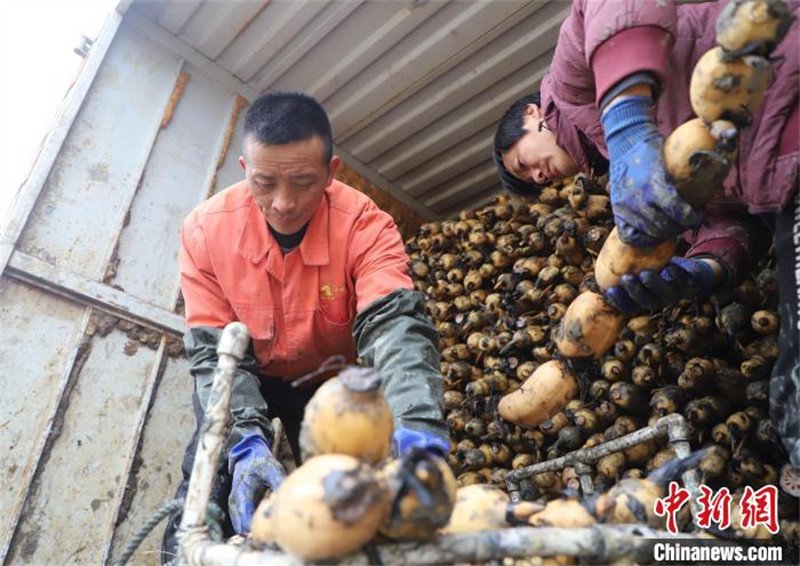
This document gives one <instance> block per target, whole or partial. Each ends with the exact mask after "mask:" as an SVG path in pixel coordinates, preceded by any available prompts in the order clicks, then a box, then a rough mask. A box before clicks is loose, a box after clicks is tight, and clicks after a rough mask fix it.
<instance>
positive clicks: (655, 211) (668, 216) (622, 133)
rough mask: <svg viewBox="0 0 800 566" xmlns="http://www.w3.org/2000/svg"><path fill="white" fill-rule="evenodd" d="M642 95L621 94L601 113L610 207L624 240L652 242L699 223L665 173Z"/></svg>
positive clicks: (646, 244)
mask: <svg viewBox="0 0 800 566" xmlns="http://www.w3.org/2000/svg"><path fill="white" fill-rule="evenodd" d="M651 107H652V100H651V99H650V98H648V97H646V96H631V97H629V98H625V99H622V100H620V101H617V102H615V103H612V105H611V106H610V107H609V108H608V109H606V110H605V112H604V113H603V115H602V117H601V122H602V124H603V130H604V131H605V136H606V145H607V146H608V157H609V161H610V163H611V171H610V183H611V209H612V211H613V213H614V222H615V223H616V225H617V228H618V229H619V237H620V239H621V240H622V241H623V242H625V243H626V244H630V245H632V246H639V247H650V246H654V245H656V244H658V243H660V242H663V241H664V240H667V239H670V238H675V237H677V236H679V235H680V234H681V233H682V232H684V231H685V230H687V229H688V228H692V227H694V226H696V225H697V224H699V223H700V219H701V217H700V215H699V214H698V213H697V212H696V211H695V210H694V209H693V208H692V207H691V205H690V204H689V203H687V202H686V201H685V200H683V199H682V198H681V197H680V195H679V194H678V192H677V191H676V190H675V187H674V186H672V184H671V183H670V182H668V181H667V178H666V170H665V169H664V159H663V157H662V148H663V145H664V138H663V136H662V135H661V134H660V133H658V129H657V128H656V125H655V123H654V122H653V120H652V118H651V117H650V114H649V111H650V109H651Z"/></svg>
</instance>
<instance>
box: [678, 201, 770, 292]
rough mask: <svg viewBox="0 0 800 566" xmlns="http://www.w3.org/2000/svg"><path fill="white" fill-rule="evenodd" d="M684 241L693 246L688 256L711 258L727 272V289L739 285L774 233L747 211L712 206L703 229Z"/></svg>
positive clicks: (701, 226)
mask: <svg viewBox="0 0 800 566" xmlns="http://www.w3.org/2000/svg"><path fill="white" fill-rule="evenodd" d="M684 238H685V239H686V241H687V242H689V244H690V246H691V247H690V248H689V251H688V252H686V257H710V258H713V259H716V260H717V261H719V262H720V263H721V264H722V265H723V267H725V269H726V270H727V272H728V280H727V281H726V282H725V286H726V287H731V286H735V285H738V284H739V283H740V282H741V281H742V279H743V278H744V277H745V276H746V275H747V274H748V273H750V272H751V271H752V270H753V268H755V266H756V263H758V260H759V259H760V258H762V257H764V256H765V255H766V253H767V251H768V250H769V245H770V241H771V240H772V232H771V230H770V227H769V226H768V225H767V224H766V222H765V221H764V219H763V218H761V217H758V216H753V215H750V214H748V213H747V212H746V211H744V210H731V209H730V208H726V207H721V206H715V205H713V204H710V205H708V206H707V207H706V209H705V217H704V221H703V224H702V225H700V227H698V228H696V229H694V230H692V231H691V232H688V233H686V234H685V235H684Z"/></svg>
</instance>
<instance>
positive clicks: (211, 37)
mask: <svg viewBox="0 0 800 566" xmlns="http://www.w3.org/2000/svg"><path fill="white" fill-rule="evenodd" d="M267 2H268V0H248V1H247V2H206V3H204V4H203V5H202V6H200V9H199V10H197V12H195V13H194V14H193V15H192V18H191V19H190V20H189V23H188V24H186V25H185V26H184V28H183V29H182V30H181V32H180V33H179V34H178V37H180V38H181V39H182V40H184V41H185V42H186V43H188V44H189V45H191V46H192V47H194V48H195V49H197V50H198V51H200V52H202V53H205V54H206V55H207V56H208V57H210V58H211V59H216V58H217V57H219V55H220V54H221V53H222V51H223V50H224V49H225V47H226V46H227V45H228V44H230V43H231V42H232V41H233V40H234V38H236V36H237V35H238V34H240V33H241V32H242V30H243V29H245V28H246V27H247V26H248V25H249V24H250V23H251V22H252V20H253V18H255V17H256V16H257V15H258V13H259V12H260V11H261V10H263V9H264V7H265V6H266V5H267Z"/></svg>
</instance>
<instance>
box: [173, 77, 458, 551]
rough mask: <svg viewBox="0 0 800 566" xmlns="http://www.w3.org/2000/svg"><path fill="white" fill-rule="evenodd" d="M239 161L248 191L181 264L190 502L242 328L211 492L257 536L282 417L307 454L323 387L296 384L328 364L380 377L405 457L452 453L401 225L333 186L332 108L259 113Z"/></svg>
mask: <svg viewBox="0 0 800 566" xmlns="http://www.w3.org/2000/svg"><path fill="white" fill-rule="evenodd" d="M239 162H240V164H241V166H242V169H243V170H244V172H245V179H244V180H243V181H240V182H238V183H236V184H234V185H232V186H230V187H228V188H226V189H225V190H223V191H221V192H220V193H219V194H217V195H215V196H214V197H212V198H210V199H209V200H207V201H206V202H204V203H202V204H201V205H200V206H198V207H197V208H196V209H195V210H193V211H192V212H191V213H190V214H189V216H188V217H187V218H186V221H185V222H184V225H183V230H182V234H181V238H182V241H181V242H182V245H181V254H180V272H181V273H180V275H181V290H182V292H183V297H184V300H185V304H186V322H187V326H188V328H189V329H188V331H187V333H186V335H185V338H184V343H185V346H186V350H187V353H188V355H189V358H190V364H191V372H192V375H193V376H194V378H195V391H194V395H193V404H194V408H195V414H196V416H197V422H198V430H197V431H195V434H194V436H193V438H192V441H191V443H190V444H189V446H188V448H187V450H186V454H185V456H184V461H183V476H184V482H183V483H182V484H181V486H180V488H179V490H178V496H179V497H181V496H183V495H185V492H186V487H187V481H188V477H189V474H190V473H191V468H192V464H193V460H194V454H195V448H196V444H197V440H198V436H199V426H200V423H201V422H202V417H203V408H204V407H205V405H206V403H207V401H208V397H209V393H210V389H211V381H212V375H213V371H214V368H215V366H216V362H217V354H216V345H217V341H218V339H219V336H220V333H221V330H222V328H223V327H224V326H225V325H226V324H228V323H229V322H232V321H241V322H243V323H244V324H245V325H246V326H247V327H248V329H249V330H250V334H251V339H252V340H251V345H250V348H249V350H248V354H247V356H246V358H245V359H244V360H243V361H242V362H241V363H240V364H239V370H238V372H237V374H236V377H235V379H234V383H233V392H232V399H231V414H232V417H233V426H232V430H231V434H230V437H229V438H228V440H227V442H226V445H225V452H224V455H223V456H224V457H223V458H222V459H223V462H222V465H221V467H220V470H219V472H220V481H219V482H218V485H217V486H216V487H215V489H214V493H213V498H214V500H215V501H216V502H217V503H218V504H220V506H221V507H223V508H225V507H227V508H228V510H229V515H230V519H231V523H227V521H226V522H225V525H224V526H225V527H227V528H226V529H224V530H226V531H227V532H226V533H225V534H232V533H233V532H236V533H240V534H244V533H247V532H248V531H249V530H250V522H251V519H252V514H253V510H254V507H255V505H257V504H258V502H259V500H260V499H261V497H263V495H264V493H265V492H266V491H267V490H269V489H275V488H277V486H278V484H279V483H280V482H281V481H282V479H283V477H284V475H285V472H284V470H283V467H282V466H281V465H280V463H278V462H277V460H276V459H275V458H274V457H273V455H272V453H271V450H270V447H271V445H272V442H273V430H272V427H271V424H270V422H271V418H273V417H280V419H281V420H282V422H283V424H284V427H285V429H286V432H287V436H288V439H289V443H290V444H291V446H292V448H293V450H294V452H295V454H296V455H297V454H299V446H298V434H299V428H300V422H301V420H302V417H303V409H304V408H305V405H306V403H307V402H308V400H309V399H310V397H311V395H312V394H313V392H314V390H315V387H314V386H311V387H305V388H292V387H291V385H290V382H291V380H293V379H295V378H297V377H299V376H301V375H303V374H307V373H308V372H311V371H313V370H315V369H316V368H318V367H319V365H320V364H321V363H322V362H323V361H325V360H326V359H327V358H329V357H330V356H333V355H342V356H344V357H346V358H347V360H348V361H349V362H351V363H352V362H355V359H356V356H359V357H360V358H361V359H362V360H363V361H364V363H365V364H366V365H369V366H372V367H375V368H376V369H378V370H379V371H380V372H381V373H382V375H383V376H384V383H383V388H384V394H385V396H386V399H387V402H388V403H389V406H390V407H391V409H392V412H393V414H394V419H395V433H394V445H395V451H396V452H397V453H399V454H402V453H405V452H407V451H409V450H411V449H412V448H415V447H421V448H424V449H427V450H430V451H433V452H436V453H439V454H440V455H442V456H445V455H446V454H447V452H448V450H449V440H448V431H447V425H446V424H445V422H444V419H443V412H442V376H441V373H440V371H439V361H440V358H439V351H438V335H437V332H436V329H435V328H434V326H433V325H432V323H431V321H430V319H429V318H428V317H427V315H426V313H425V308H424V301H423V297H422V296H421V295H420V294H419V293H416V292H414V291H413V284H412V281H411V279H410V277H409V275H408V268H407V263H408V257H407V256H406V253H405V250H404V247H403V242H402V239H401V238H400V234H399V232H398V230H397V227H396V226H395V224H394V221H393V220H392V218H391V217H390V216H389V215H388V214H386V213H385V212H383V211H381V210H380V209H378V207H377V206H376V205H375V203H374V202H372V200H370V199H369V198H368V197H367V196H365V195H364V194H362V193H360V192H358V191H356V190H355V189H353V188H351V187H348V186H347V185H345V184H343V183H340V182H338V181H335V180H334V178H333V177H334V174H335V172H336V169H337V167H338V166H339V158H338V157H336V156H335V155H333V154H332V134H331V127H330V123H329V121H328V117H327V115H326V114H325V111H324V110H323V108H322V106H320V104H319V103H318V102H317V101H316V100H314V99H313V98H310V97H308V96H306V95H303V94H300V93H271V94H267V95H265V96H263V97H261V98H259V99H258V100H256V101H255V102H254V103H253V105H252V106H251V108H250V109H249V110H248V112H247V115H246V117H245V123H244V142H243V149H242V156H241V157H240V158H239ZM226 504H227V505H226ZM179 523H180V516H179V514H175V515H174V516H173V517H171V520H170V522H169V525H168V527H167V532H166V533H165V536H164V544H163V546H162V560H169V559H170V558H171V556H172V555H173V554H174V550H175V547H176V544H175V530H176V529H177V527H178V525H179Z"/></svg>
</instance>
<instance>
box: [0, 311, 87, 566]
mask: <svg viewBox="0 0 800 566" xmlns="http://www.w3.org/2000/svg"><path fill="white" fill-rule="evenodd" d="M93 310H94V309H93V308H91V307H88V308H86V310H85V311H84V313H83V321H82V322H81V324H80V326H79V327H78V329H79V330H78V334H77V335H75V336H73V340H72V341H73V347H72V353H70V355H69V358H68V359H67V364H66V366H65V368H64V373H63V374H62V375H61V380H60V382H59V385H58V400H57V402H56V404H55V406H54V408H53V412H52V413H51V414H50V416H49V417H48V419H47V424H46V425H45V427H44V434H42V436H41V438H40V439H39V440H38V442H37V443H36V448H35V451H34V458H33V461H32V462H31V471H30V473H29V474H28V478H27V480H25V481H24V484H23V489H22V490H21V491H20V496H19V497H18V498H17V501H16V503H15V504H14V508H13V509H12V510H11V513H10V515H11V517H12V519H13V520H12V521H11V528H10V529H9V532H8V538H7V539H6V540H5V541H4V542H3V546H2V548H0V564H5V563H6V558H7V556H8V552H9V551H10V550H11V547H12V545H13V542H14V539H15V537H16V535H17V531H18V529H19V524H20V520H21V518H22V514H23V512H24V510H25V507H26V506H27V504H28V500H29V499H30V495H31V490H32V486H33V483H34V480H35V479H36V478H37V477H38V476H39V467H40V465H41V462H42V458H43V456H44V454H45V452H46V450H47V449H48V448H50V447H51V446H52V443H53V441H54V437H53V429H54V425H55V423H56V419H57V418H58V415H59V414H60V413H61V412H62V411H64V410H65V409H64V408H62V406H63V404H64V399H65V396H66V394H67V393H68V392H69V391H70V389H71V387H72V384H73V383H74V381H75V380H76V379H77V373H76V374H75V375H73V373H75V371H74V370H75V365H76V363H77V361H78V359H79V358H80V357H81V355H83V353H84V352H85V349H86V345H85V344H84V343H83V338H84V337H85V336H86V330H87V328H88V326H89V322H90V320H91V317H92V311H93Z"/></svg>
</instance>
